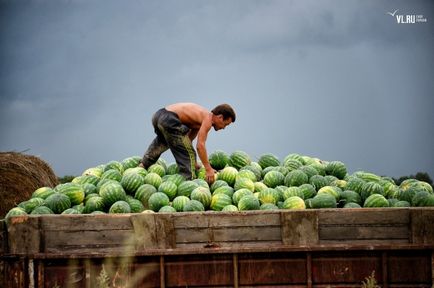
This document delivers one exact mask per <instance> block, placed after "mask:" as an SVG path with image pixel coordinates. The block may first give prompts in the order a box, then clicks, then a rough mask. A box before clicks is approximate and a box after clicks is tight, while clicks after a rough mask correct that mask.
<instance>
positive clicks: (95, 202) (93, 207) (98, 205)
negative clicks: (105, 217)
mask: <svg viewBox="0 0 434 288" xmlns="http://www.w3.org/2000/svg"><path fill="white" fill-rule="evenodd" d="M104 208H105V204H104V199H103V198H102V197H101V196H99V195H97V196H95V197H92V198H89V199H88V200H87V201H86V204H85V205H84V209H83V213H85V214H89V213H91V212H93V211H103V210H104Z"/></svg>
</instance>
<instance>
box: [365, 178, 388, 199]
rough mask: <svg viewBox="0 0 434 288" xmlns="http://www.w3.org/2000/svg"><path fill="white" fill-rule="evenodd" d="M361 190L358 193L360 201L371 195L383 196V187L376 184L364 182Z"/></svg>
mask: <svg viewBox="0 0 434 288" xmlns="http://www.w3.org/2000/svg"><path fill="white" fill-rule="evenodd" d="M362 189H363V190H362V192H361V193H360V196H362V199H366V198H368V197H369V196H370V195H372V194H380V195H384V189H383V187H382V186H381V185H380V184H378V183H376V182H366V183H365V184H363V188H362Z"/></svg>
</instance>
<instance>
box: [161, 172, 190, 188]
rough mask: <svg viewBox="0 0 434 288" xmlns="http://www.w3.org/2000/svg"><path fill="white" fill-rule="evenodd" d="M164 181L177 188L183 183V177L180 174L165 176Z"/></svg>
mask: <svg viewBox="0 0 434 288" xmlns="http://www.w3.org/2000/svg"><path fill="white" fill-rule="evenodd" d="M165 181H170V182H173V183H175V184H176V186H177V187H178V186H179V185H180V184H181V183H182V182H184V181H185V177H184V176H182V175H180V174H173V175H167V177H166V180H165ZM165 181H163V182H165Z"/></svg>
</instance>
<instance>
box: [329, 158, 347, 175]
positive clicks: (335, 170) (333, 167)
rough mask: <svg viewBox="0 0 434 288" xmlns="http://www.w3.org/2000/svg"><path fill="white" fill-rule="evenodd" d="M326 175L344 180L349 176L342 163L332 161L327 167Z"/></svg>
mask: <svg viewBox="0 0 434 288" xmlns="http://www.w3.org/2000/svg"><path fill="white" fill-rule="evenodd" d="M325 173H326V174H327V175H333V176H335V177H336V178H338V179H344V178H345V175H347V167H346V166H345V164H344V163H342V162H340V161H331V162H328V163H327V164H326V165H325Z"/></svg>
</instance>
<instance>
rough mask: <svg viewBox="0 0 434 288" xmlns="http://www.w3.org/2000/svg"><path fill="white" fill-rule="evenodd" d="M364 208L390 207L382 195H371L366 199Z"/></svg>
mask: <svg viewBox="0 0 434 288" xmlns="http://www.w3.org/2000/svg"><path fill="white" fill-rule="evenodd" d="M363 207H367V208H369V207H374V208H377V207H389V201H387V199H386V198H385V197H384V196H383V195H381V194H371V195H370V196H369V197H368V198H366V200H365V202H364V203H363Z"/></svg>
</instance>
